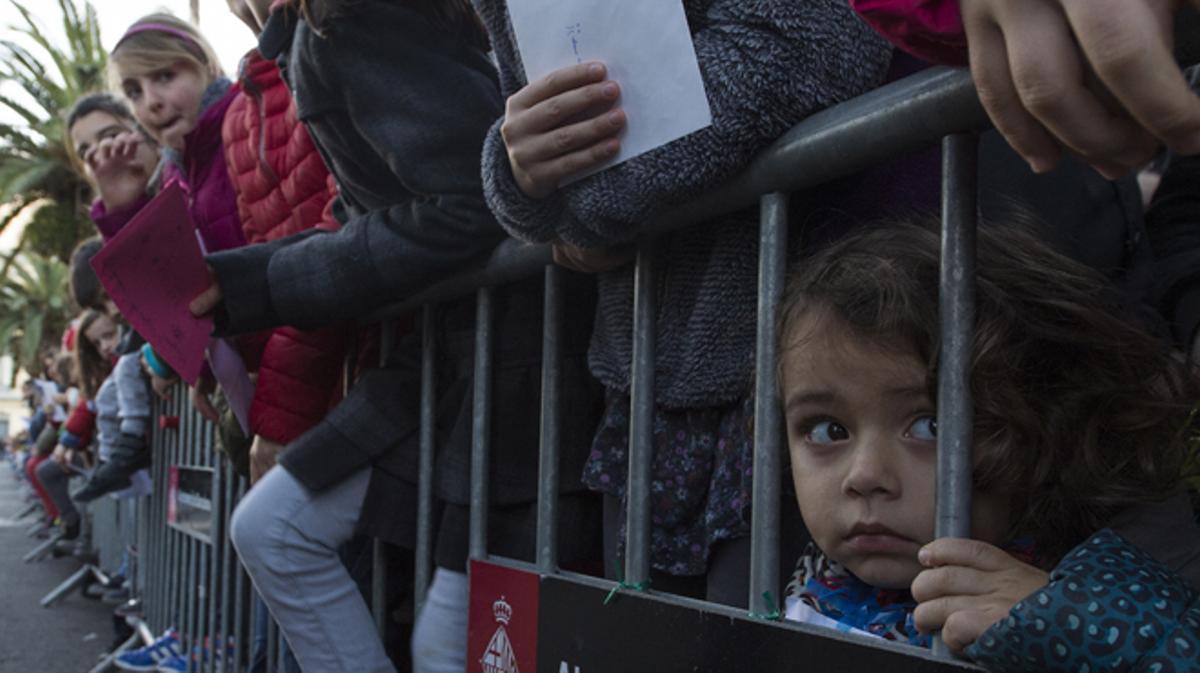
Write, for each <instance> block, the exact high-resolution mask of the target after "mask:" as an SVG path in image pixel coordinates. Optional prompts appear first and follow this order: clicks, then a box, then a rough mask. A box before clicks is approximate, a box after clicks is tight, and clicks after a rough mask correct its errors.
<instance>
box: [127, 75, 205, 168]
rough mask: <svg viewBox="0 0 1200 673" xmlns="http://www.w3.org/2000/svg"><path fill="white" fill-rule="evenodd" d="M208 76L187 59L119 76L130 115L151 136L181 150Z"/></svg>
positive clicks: (194, 122)
mask: <svg viewBox="0 0 1200 673" xmlns="http://www.w3.org/2000/svg"><path fill="white" fill-rule="evenodd" d="M207 86H208V77H207V76H206V75H205V73H203V72H201V71H200V69H199V68H197V67H196V66H195V65H193V64H191V63H189V62H188V61H176V62H175V63H174V64H172V65H169V66H165V67H163V68H159V69H157V70H152V71H150V72H147V73H142V74H138V75H130V76H128V77H122V78H121V89H122V90H123V91H124V93H125V97H126V98H128V99H129V101H130V103H132V104H133V115H134V116H135V117H137V120H138V123H140V124H141V125H142V128H144V129H146V133H148V134H150V137H151V138H154V140H156V141H158V144H160V145H162V146H164V147H170V148H171V149H174V150H176V151H183V137H184V136H186V135H187V134H188V133H189V132H190V131H191V130H192V129H193V128H195V127H196V120H197V119H199V117H200V99H201V98H202V97H203V96H204V89H205V87H207Z"/></svg>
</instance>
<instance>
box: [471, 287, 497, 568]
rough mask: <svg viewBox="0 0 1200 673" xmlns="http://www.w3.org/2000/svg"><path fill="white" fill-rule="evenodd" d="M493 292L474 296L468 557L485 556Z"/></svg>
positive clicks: (481, 290) (482, 289) (480, 558)
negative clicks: (473, 362)
mask: <svg viewBox="0 0 1200 673" xmlns="http://www.w3.org/2000/svg"><path fill="white" fill-rule="evenodd" d="M492 293H493V290H492V289H491V288H486V287H485V288H480V289H479V291H478V293H477V294H476V300H475V389H474V398H473V400H472V406H471V519H470V521H471V524H470V545H469V550H470V557H471V558H472V559H477V560H483V559H486V558H487V524H488V505H489V498H488V476H489V474H490V471H489V469H488V463H489V456H488V453H489V450H490V448H491V447H490V443H491V433H492V318H493V315H492V308H493V307H492Z"/></svg>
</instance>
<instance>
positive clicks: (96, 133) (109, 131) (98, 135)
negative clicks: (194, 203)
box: [67, 110, 158, 182]
mask: <svg viewBox="0 0 1200 673" xmlns="http://www.w3.org/2000/svg"><path fill="white" fill-rule="evenodd" d="M133 130H135V129H134V128H133V125H132V124H127V123H126V122H125V120H122V119H118V118H116V117H114V116H113V115H111V114H109V113H107V112H105V111H103V110H96V111H94V112H89V113H87V114H85V115H83V116H82V117H80V118H79V119H77V120H76V121H75V124H74V125H72V126H71V128H70V129H68V131H67V133H68V135H69V136H70V138H71V149H72V150H73V151H74V152H75V156H76V158H78V159H79V161H80V163H81V164H83V167H84V171H85V172H86V173H87V174H88V179H89V180H92V182H95V176H94V175H93V174H92V166H91V164H89V163H88V162H87V156H88V153H89V152H91V150H92V148H94V147H96V146H97V145H99V144H100V143H101V142H102V141H104V140H106V139H108V138H115V137H117V136H119V135H121V134H122V133H125V132H127V131H133ZM157 164H158V152H156V151H155V149H154V147H153V146H151V144H150V143H149V142H145V143H142V144H140V145H139V146H138V149H137V155H136V156H135V157H134V160H133V161H132V162H130V166H131V168H133V169H134V170H136V171H138V172H139V173H144V174H145V175H146V176H147V177H149V176H150V175H151V174H152V173H153V172H154V167H155V166H156V165H157Z"/></svg>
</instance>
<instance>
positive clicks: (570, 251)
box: [552, 242, 637, 273]
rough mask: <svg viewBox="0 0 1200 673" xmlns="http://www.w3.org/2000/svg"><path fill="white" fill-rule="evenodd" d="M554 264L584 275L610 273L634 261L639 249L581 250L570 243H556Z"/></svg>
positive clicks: (627, 246) (630, 246)
mask: <svg viewBox="0 0 1200 673" xmlns="http://www.w3.org/2000/svg"><path fill="white" fill-rule="evenodd" d="M552 250H553V253H554V263H555V264H557V265H559V266H562V267H566V268H568V269H572V270H574V271H582V272H583V273H600V272H602V271H610V270H612V269H615V268H617V267H620V266H625V265H626V264H628V263H630V262H632V261H633V258H634V257H636V256H637V248H636V247H635V246H633V245H618V246H613V247H606V248H579V247H576V246H574V245H571V244H570V243H561V242H560V243H555V244H554V246H553V247H552Z"/></svg>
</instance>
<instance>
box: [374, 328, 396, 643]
mask: <svg viewBox="0 0 1200 673" xmlns="http://www.w3.org/2000/svg"><path fill="white" fill-rule="evenodd" d="M395 347H396V323H395V321H393V320H384V321H383V322H382V323H380V324H379V366H380V367H387V365H388V361H389V360H390V359H391V358H392V350H393V349H395ZM387 567H388V550H387V545H385V544H384V542H383V541H382V540H378V539H376V540H372V541H371V614H372V616H373V617H374V618H375V628H376V629H377V630H378V631H379V635H380V636H381V637H382V636H384V635H385V630H386V629H387V593H388V590H387V586H388V585H387V582H388V578H387Z"/></svg>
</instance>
